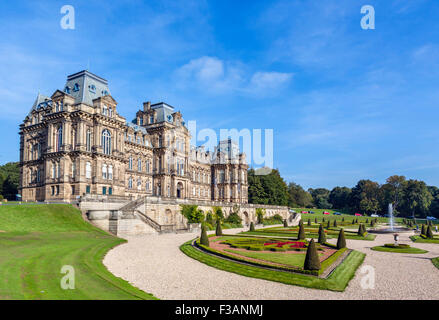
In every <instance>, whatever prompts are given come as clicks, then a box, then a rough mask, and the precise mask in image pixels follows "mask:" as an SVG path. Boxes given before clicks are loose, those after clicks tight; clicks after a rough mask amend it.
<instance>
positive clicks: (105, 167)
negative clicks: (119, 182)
mask: <svg viewBox="0 0 439 320" xmlns="http://www.w3.org/2000/svg"><path fill="white" fill-rule="evenodd" d="M102 179H107V165H106V164H103V165H102Z"/></svg>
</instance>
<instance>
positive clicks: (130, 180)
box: [128, 177, 133, 189]
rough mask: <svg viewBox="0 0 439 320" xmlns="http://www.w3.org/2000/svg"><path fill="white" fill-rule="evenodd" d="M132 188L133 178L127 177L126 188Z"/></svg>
mask: <svg viewBox="0 0 439 320" xmlns="http://www.w3.org/2000/svg"><path fill="white" fill-rule="evenodd" d="M132 188H133V178H131V177H130V178H129V179H128V189H132Z"/></svg>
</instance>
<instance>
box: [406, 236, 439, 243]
mask: <svg viewBox="0 0 439 320" xmlns="http://www.w3.org/2000/svg"><path fill="white" fill-rule="evenodd" d="M410 239H411V240H412V241H413V242H419V243H439V236H434V237H433V239H424V238H422V237H421V236H411V237H410Z"/></svg>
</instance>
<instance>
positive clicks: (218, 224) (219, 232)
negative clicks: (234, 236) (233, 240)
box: [215, 219, 223, 236]
mask: <svg viewBox="0 0 439 320" xmlns="http://www.w3.org/2000/svg"><path fill="white" fill-rule="evenodd" d="M215 234H216V235H217V236H222V235H223V229H222V228H221V221H220V220H219V219H218V220H216V231H215Z"/></svg>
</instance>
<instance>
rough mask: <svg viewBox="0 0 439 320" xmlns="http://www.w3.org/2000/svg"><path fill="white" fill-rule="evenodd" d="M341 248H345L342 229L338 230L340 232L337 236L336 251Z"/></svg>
mask: <svg viewBox="0 0 439 320" xmlns="http://www.w3.org/2000/svg"><path fill="white" fill-rule="evenodd" d="M342 248H346V238H345V235H344V230H343V228H341V229H340V232H339V234H338V239H337V249H338V250H340V249H342Z"/></svg>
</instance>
